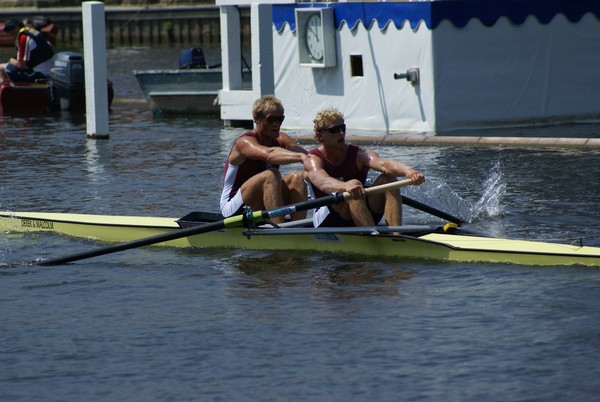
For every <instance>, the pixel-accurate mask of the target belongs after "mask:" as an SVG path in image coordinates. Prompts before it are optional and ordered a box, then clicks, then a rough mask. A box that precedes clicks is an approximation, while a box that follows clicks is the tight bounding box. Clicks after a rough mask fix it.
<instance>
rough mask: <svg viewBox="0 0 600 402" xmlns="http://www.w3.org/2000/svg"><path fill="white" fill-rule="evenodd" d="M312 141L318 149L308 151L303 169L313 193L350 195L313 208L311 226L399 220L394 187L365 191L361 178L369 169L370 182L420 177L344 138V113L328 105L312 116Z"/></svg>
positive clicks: (419, 179)
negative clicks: (371, 172) (371, 173)
mask: <svg viewBox="0 0 600 402" xmlns="http://www.w3.org/2000/svg"><path fill="white" fill-rule="evenodd" d="M314 130H315V134H314V135H315V139H316V140H317V141H318V142H319V143H320V145H319V147H317V148H315V149H312V150H310V151H309V152H308V156H307V157H306V159H305V160H304V169H305V171H306V172H307V176H308V179H309V181H310V183H311V185H312V190H313V191H314V194H315V196H316V197H317V198H318V197H322V196H325V195H326V194H331V193H335V192H338V191H342V192H348V193H350V194H351V195H352V199H351V200H349V201H347V202H342V203H340V204H336V205H331V206H325V207H321V208H318V209H317V210H316V211H315V212H314V215H313V224H314V226H315V227H319V226H326V227H331V226H342V227H348V226H374V225H376V224H377V223H379V221H380V220H381V218H382V217H385V220H386V222H387V224H388V225H390V226H400V225H401V224H402V197H401V196H400V190H393V191H388V192H384V193H378V194H372V195H367V194H366V192H365V182H366V180H367V175H368V173H369V169H373V170H376V171H378V172H381V174H380V175H379V176H378V177H377V178H376V179H375V181H374V183H373V185H375V186H377V185H381V184H386V183H391V182H394V181H397V179H396V177H397V176H405V177H406V178H408V179H412V180H413V182H414V184H421V183H423V182H424V181H425V177H424V176H423V174H421V173H420V172H418V171H416V170H415V169H413V168H411V167H409V166H406V165H404V164H403V163H400V162H397V161H394V160H391V159H383V158H380V157H379V155H377V153H375V152H373V151H369V150H366V149H363V148H361V147H359V146H356V145H352V144H349V143H347V142H346V140H345V137H346V124H344V115H343V114H342V113H341V112H340V111H338V110H337V109H334V108H329V109H325V110H322V111H320V112H319V113H317V115H316V117H315V119H314Z"/></svg>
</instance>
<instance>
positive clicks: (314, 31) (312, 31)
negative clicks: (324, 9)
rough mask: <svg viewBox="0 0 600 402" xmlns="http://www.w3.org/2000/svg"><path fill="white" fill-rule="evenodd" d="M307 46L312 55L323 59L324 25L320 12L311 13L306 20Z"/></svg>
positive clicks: (316, 58)
mask: <svg viewBox="0 0 600 402" xmlns="http://www.w3.org/2000/svg"><path fill="white" fill-rule="evenodd" d="M305 32H306V47H307V49H308V53H309V54H310V57H312V58H313V59H314V60H316V61H321V60H323V51H324V50H323V25H322V24H321V16H320V15H319V14H314V15H311V16H310V18H309V19H308V21H307V22H306V31H305Z"/></svg>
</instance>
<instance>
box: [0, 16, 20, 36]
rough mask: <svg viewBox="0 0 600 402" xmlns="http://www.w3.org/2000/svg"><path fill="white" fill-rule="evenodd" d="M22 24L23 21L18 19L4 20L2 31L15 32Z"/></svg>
mask: <svg viewBox="0 0 600 402" xmlns="http://www.w3.org/2000/svg"><path fill="white" fill-rule="evenodd" d="M24 26H25V25H23V22H21V21H20V20H19V19H17V18H11V19H9V20H7V21H5V22H4V28H2V31H4V32H11V33H16V32H18V31H19V29H21V28H23V27H24Z"/></svg>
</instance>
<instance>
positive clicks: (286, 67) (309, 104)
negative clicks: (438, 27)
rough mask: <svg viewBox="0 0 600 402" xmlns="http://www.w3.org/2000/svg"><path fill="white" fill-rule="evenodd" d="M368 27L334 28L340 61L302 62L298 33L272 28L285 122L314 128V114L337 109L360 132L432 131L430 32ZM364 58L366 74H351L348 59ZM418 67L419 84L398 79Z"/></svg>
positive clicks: (277, 87)
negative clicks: (328, 64) (333, 63)
mask: <svg viewBox="0 0 600 402" xmlns="http://www.w3.org/2000/svg"><path fill="white" fill-rule="evenodd" d="M374 24H375V26H374V27H372V28H371V29H366V28H365V27H364V26H363V25H362V24H361V23H358V24H357V25H356V27H354V29H349V28H348V26H347V25H345V24H344V25H343V26H342V28H341V29H340V30H338V31H336V44H337V46H336V52H337V64H336V66H335V67H329V68H311V67H304V66H299V59H298V45H297V38H296V34H297V31H296V32H291V30H290V29H289V27H287V26H286V27H285V29H283V30H282V31H281V32H275V31H274V40H273V49H274V58H275V95H276V96H278V97H279V98H280V99H281V100H282V102H283V104H284V106H285V108H286V121H285V126H286V127H290V128H307V127H308V128H310V127H312V120H313V118H314V116H315V114H316V113H317V112H318V111H319V110H321V109H323V108H325V107H330V106H333V107H336V108H338V109H339V110H341V111H342V112H343V113H344V114H345V115H346V116H347V119H346V120H347V123H348V125H349V126H351V127H353V128H356V129H360V130H377V131H385V132H387V131H430V130H432V129H433V124H434V122H435V110H434V101H433V96H432V94H433V75H432V74H433V71H432V68H431V66H432V57H431V31H430V30H429V29H427V27H426V26H425V25H424V24H421V25H420V26H419V28H418V29H417V30H415V31H413V30H412V29H411V28H410V26H409V25H408V24H405V26H403V27H402V29H396V28H395V27H394V26H393V24H391V27H386V28H385V29H383V30H382V29H379V28H378V27H377V26H376V23H374ZM358 55H360V56H362V62H363V76H354V77H353V76H352V74H351V66H350V57H351V56H358ZM412 67H418V68H419V69H420V74H421V82H422V83H421V85H417V86H413V85H411V84H410V83H409V82H408V81H406V80H396V79H394V73H404V72H406V70H407V69H409V68H412Z"/></svg>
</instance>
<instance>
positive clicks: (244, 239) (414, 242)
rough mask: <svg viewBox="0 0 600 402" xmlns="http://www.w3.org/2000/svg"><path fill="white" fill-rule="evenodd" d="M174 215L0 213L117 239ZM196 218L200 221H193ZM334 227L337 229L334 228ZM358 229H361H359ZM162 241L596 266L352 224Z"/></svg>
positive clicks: (563, 250) (152, 228)
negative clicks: (376, 230) (377, 230)
mask: <svg viewBox="0 0 600 402" xmlns="http://www.w3.org/2000/svg"><path fill="white" fill-rule="evenodd" d="M177 221H178V220H177V219H176V218H159V217H138V216H103V215H87V214H60V213H28V212H3V213H0V230H2V231H3V232H5V233H27V232H29V233H35V232H49V233H54V234H61V235H68V236H74V237H80V238H86V239H90V240H94V241H100V242H107V243H122V242H127V241H132V240H138V239H140V238H145V237H150V236H155V235H160V234H165V233H168V232H172V231H176V230H179V225H178V223H177ZM197 224H201V223H197ZM336 230H337V232H336ZM361 230H362V232H361ZM157 246H165V247H179V248H186V247H196V248H241V249H249V250H295V251H307V252H330V253H341V254H351V255H359V256H368V257H377V258H393V259H431V260H441V261H456V262H492V263H510V264H523V265H575V264H577V265H588V266H600V248H598V247H582V246H574V245H565V244H555V243H545V242H534V241H524V240H509V239H497V238H488V237H480V236H466V235H453V234H443V233H428V234H424V235H392V234H374V233H373V230H370V229H369V230H366V232H365V230H364V229H361V228H355V229H346V231H344V229H335V228H328V229H307V228H305V229H302V228H300V229H293V228H292V229H275V228H268V229H267V228H255V229H246V228H233V229H223V230H218V231H213V232H210V233H206V234H200V235H195V236H191V237H185V238H181V239H176V240H171V241H168V242H165V243H160V244H158V245H157Z"/></svg>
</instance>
